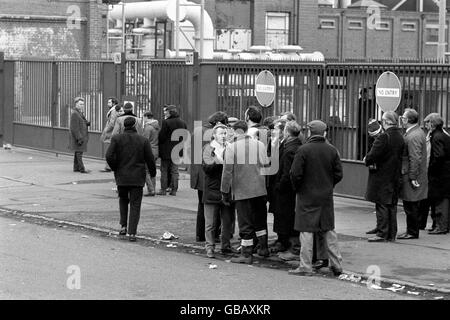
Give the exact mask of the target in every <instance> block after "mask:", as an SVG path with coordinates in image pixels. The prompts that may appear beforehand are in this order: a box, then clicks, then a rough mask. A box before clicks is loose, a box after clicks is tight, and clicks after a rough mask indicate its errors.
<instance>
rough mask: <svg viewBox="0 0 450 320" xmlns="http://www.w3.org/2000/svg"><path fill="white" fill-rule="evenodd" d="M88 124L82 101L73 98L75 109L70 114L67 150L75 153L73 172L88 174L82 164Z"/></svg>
mask: <svg viewBox="0 0 450 320" xmlns="http://www.w3.org/2000/svg"><path fill="white" fill-rule="evenodd" d="M89 125H90V122H89V121H87V120H86V117H85V116H84V99H83V98H81V97H77V98H75V107H74V108H73V110H72V113H71V114H70V135H69V149H71V150H73V151H74V152H75V154H74V157H73V171H74V172H81V173H89V172H90V170H86V168H85V167H84V164H83V152H85V151H86V150H87V143H88V140H89V133H88V127H89Z"/></svg>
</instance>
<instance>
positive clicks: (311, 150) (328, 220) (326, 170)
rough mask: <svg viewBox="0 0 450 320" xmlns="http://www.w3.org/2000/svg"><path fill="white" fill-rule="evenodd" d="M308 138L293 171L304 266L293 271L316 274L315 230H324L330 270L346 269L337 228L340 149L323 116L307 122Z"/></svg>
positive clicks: (297, 154)
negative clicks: (335, 200)
mask: <svg viewBox="0 0 450 320" xmlns="http://www.w3.org/2000/svg"><path fill="white" fill-rule="evenodd" d="M307 127H308V139H307V140H306V143H305V144H304V145H302V146H301V147H299V148H298V150H297V152H296V153H295V157H294V161H293V162H292V167H291V171H290V177H291V182H292V186H293V189H294V190H295V192H296V208H295V224H294V229H295V230H297V231H299V232H300V243H301V249H300V266H299V267H298V268H297V269H293V270H289V273H290V274H295V275H312V273H313V266H312V258H313V241H314V233H317V232H321V233H322V234H323V236H324V240H325V241H324V242H325V243H324V245H325V247H326V248H327V249H328V256H329V262H330V270H331V271H332V272H333V274H334V275H336V276H337V275H340V274H341V273H342V265H341V261H342V257H341V254H340V251H339V247H338V243H337V235H336V232H335V231H334V203H333V189H334V186H335V185H336V184H337V183H338V182H339V181H341V179H342V176H343V173H342V165H341V160H340V157H339V152H338V151H337V149H336V148H335V147H334V146H332V145H331V144H330V143H328V142H327V140H326V138H325V135H326V130H327V125H326V124H325V123H323V122H322V121H320V120H314V121H311V122H309V123H308V124H307Z"/></svg>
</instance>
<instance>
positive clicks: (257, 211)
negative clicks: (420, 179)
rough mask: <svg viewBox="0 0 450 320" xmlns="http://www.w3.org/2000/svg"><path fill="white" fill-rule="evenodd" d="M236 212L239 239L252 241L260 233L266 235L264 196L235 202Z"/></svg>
mask: <svg viewBox="0 0 450 320" xmlns="http://www.w3.org/2000/svg"><path fill="white" fill-rule="evenodd" d="M236 211H237V220H238V227H239V236H240V237H241V239H243V240H251V239H254V238H256V236H257V235H258V232H261V231H266V233H265V234H267V206H266V196H261V197H255V198H250V199H244V200H237V201H236Z"/></svg>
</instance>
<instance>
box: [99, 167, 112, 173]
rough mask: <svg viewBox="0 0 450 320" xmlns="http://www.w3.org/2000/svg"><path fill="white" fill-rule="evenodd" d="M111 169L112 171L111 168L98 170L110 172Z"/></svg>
mask: <svg viewBox="0 0 450 320" xmlns="http://www.w3.org/2000/svg"><path fill="white" fill-rule="evenodd" d="M111 171H112V170H111V169H107V168H105V169H102V170H100V172H111Z"/></svg>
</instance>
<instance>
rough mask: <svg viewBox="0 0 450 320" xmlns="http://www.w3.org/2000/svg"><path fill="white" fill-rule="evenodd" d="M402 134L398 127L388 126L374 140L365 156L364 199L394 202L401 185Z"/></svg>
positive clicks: (381, 202) (383, 202) (377, 201)
mask: <svg viewBox="0 0 450 320" xmlns="http://www.w3.org/2000/svg"><path fill="white" fill-rule="evenodd" d="M404 145H405V143H404V141H403V135H402V133H401V130H400V129H399V128H394V127H391V128H388V129H387V130H386V131H385V132H383V133H381V134H380V135H379V136H378V137H377V138H376V139H375V141H374V143H373V146H372V148H371V149H370V151H369V153H368V154H367V156H366V160H365V164H366V166H370V165H376V169H375V170H372V169H371V170H369V178H368V181H367V190H366V200H368V201H371V202H374V203H379V204H396V203H397V201H398V197H399V192H400V187H401V167H402V156H403V148H404Z"/></svg>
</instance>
